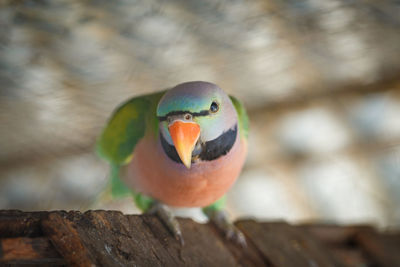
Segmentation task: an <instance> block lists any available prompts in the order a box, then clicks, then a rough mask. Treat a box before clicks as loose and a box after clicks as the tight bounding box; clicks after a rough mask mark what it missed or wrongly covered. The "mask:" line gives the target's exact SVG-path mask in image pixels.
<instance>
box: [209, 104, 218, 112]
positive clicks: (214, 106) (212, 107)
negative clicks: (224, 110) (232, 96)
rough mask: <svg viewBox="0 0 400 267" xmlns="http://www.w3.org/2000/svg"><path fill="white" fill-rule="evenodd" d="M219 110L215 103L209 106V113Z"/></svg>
mask: <svg viewBox="0 0 400 267" xmlns="http://www.w3.org/2000/svg"><path fill="white" fill-rule="evenodd" d="M218 110H219V105H218V103H217V102H212V103H211V106H210V111H211V113H215V112H217V111H218Z"/></svg>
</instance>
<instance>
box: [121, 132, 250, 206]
mask: <svg viewBox="0 0 400 267" xmlns="http://www.w3.org/2000/svg"><path fill="white" fill-rule="evenodd" d="M238 138H239V137H238ZM246 152H247V144H246V141H243V140H242V141H239V140H237V142H236V143H235V145H234V146H233V147H232V149H231V150H230V151H229V152H228V154H227V155H225V156H222V157H220V158H218V159H216V160H213V161H203V162H198V163H195V164H192V167H191V168H190V169H187V168H186V167H185V166H184V165H183V164H179V163H176V162H174V161H172V160H171V159H169V158H168V157H167V156H166V155H165V154H164V151H162V148H161V145H160V143H159V141H156V140H155V139H154V138H152V137H145V138H144V139H143V140H141V141H140V142H139V143H138V144H137V146H136V148H135V151H134V156H133V159H132V162H131V163H129V165H128V166H127V170H126V172H125V175H124V176H125V177H124V181H125V182H126V183H127V184H128V185H130V186H132V187H133V188H134V189H135V190H136V191H137V192H142V193H145V194H147V195H149V196H151V197H153V198H155V199H158V200H160V201H162V202H164V203H165V204H168V205H171V206H176V207H205V206H207V205H210V204H212V203H213V202H215V201H216V200H218V199H219V198H221V197H222V196H223V195H224V194H225V193H226V192H227V191H228V190H229V188H230V187H231V186H232V185H233V183H234V182H235V180H236V179H237V177H238V176H239V174H240V171H241V169H242V166H243V163H244V161H245V157H246Z"/></svg>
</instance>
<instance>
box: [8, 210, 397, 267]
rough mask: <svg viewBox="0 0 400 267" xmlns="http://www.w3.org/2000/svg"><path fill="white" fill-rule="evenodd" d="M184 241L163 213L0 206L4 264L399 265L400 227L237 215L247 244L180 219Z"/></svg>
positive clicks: (214, 230)
mask: <svg viewBox="0 0 400 267" xmlns="http://www.w3.org/2000/svg"><path fill="white" fill-rule="evenodd" d="M180 223H181V226H182V231H183V236H184V239H185V245H184V246H183V247H181V245H180V243H179V242H178V241H176V240H175V239H174V238H173V237H172V236H171V235H170V234H169V232H168V231H167V230H166V228H165V227H164V226H163V224H162V223H161V222H160V221H159V220H158V218H156V217H153V216H148V215H141V216H139V215H123V214H122V213H120V212H117V211H88V212H85V213H80V212H76V211H71V212H64V211H55V212H21V211H0V266H16V265H17V266H18V265H24V266H26V264H29V266H32V265H34V266H63V265H67V266H296V267H297V266H299V267H301V266H388V267H393V266H400V234H399V233H379V232H377V231H375V230H374V229H373V228H371V227H368V226H348V227H339V226H332V225H301V226H292V225H289V224H287V223H284V222H273V223H264V222H263V223H260V222H256V221H254V220H242V221H238V222H237V223H236V225H237V227H239V228H240V229H241V230H242V231H243V233H244V234H245V235H246V238H247V242H248V247H247V248H241V247H239V246H237V245H235V244H233V243H230V242H228V241H226V240H225V239H224V237H223V236H222V235H221V234H220V233H219V232H218V231H217V230H216V228H215V227H214V226H213V225H211V224H198V223H195V222H193V221H192V220H190V219H180Z"/></svg>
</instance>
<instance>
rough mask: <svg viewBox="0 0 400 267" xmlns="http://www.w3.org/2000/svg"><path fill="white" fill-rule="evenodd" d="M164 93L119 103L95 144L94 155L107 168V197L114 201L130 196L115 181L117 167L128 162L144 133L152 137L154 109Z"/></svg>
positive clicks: (155, 125) (127, 191)
mask: <svg viewBox="0 0 400 267" xmlns="http://www.w3.org/2000/svg"><path fill="white" fill-rule="evenodd" d="M164 93H165V91H162V92H157V93H154V94H148V95H143V96H139V97H134V98H131V99H130V100H128V101H126V102H125V103H123V104H122V105H121V106H119V107H118V108H117V109H116V110H115V111H114V113H113V114H112V116H111V118H110V119H109V121H108V123H107V125H106V127H105V128H104V130H103V132H102V134H101V135H100V137H99V139H98V140H97V146H96V150H97V153H98V154H99V156H100V157H102V158H104V159H106V160H107V161H109V162H110V165H111V193H112V195H113V196H114V197H121V196H126V195H129V194H132V190H131V189H129V188H128V187H126V186H125V184H124V183H123V182H122V181H121V180H120V178H119V173H120V167H121V165H124V164H127V163H128V162H129V161H130V159H131V158H132V155H133V150H134V149H135V146H136V144H137V143H138V142H139V141H140V139H142V138H143V136H144V135H145V134H146V133H147V132H152V133H154V135H155V136H156V134H157V132H158V123H157V116H156V109H157V104H158V102H159V100H160V98H161V97H162V96H163V95H164Z"/></svg>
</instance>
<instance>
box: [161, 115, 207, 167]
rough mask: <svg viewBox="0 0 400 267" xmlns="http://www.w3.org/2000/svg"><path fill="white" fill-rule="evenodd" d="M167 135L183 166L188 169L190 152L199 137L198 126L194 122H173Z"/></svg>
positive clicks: (190, 160) (190, 159)
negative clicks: (169, 136)
mask: <svg viewBox="0 0 400 267" xmlns="http://www.w3.org/2000/svg"><path fill="white" fill-rule="evenodd" d="M168 130H169V134H170V135H171V138H172V142H173V143H174V146H175V149H176V152H178V155H179V157H180V158H181V160H182V162H183V164H184V165H185V166H186V168H188V169H190V165H191V163H192V152H193V149H194V147H195V146H196V142H197V140H198V139H199V137H200V125H198V124H197V123H195V122H183V121H174V122H173V123H172V124H171V125H169V126H168Z"/></svg>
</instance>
